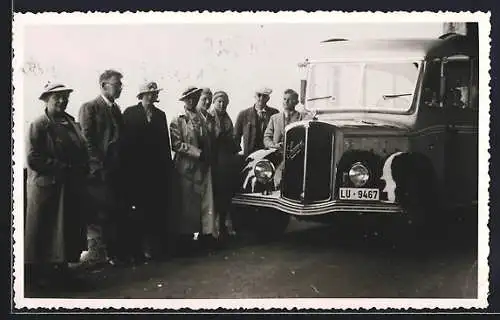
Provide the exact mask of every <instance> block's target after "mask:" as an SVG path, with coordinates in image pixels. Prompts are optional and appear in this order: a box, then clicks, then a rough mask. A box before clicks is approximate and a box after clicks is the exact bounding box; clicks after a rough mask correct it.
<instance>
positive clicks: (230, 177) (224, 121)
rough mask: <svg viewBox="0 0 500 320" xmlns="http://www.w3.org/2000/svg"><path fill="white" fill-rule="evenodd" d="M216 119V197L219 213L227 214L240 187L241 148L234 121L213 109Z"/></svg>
mask: <svg viewBox="0 0 500 320" xmlns="http://www.w3.org/2000/svg"><path fill="white" fill-rule="evenodd" d="M210 113H211V114H212V116H213V117H214V119H215V132H214V133H215V146H216V147H215V151H216V156H215V165H214V169H213V177H214V179H213V180H214V195H215V206H216V208H217V211H218V212H219V213H221V214H223V215H224V214H225V213H226V212H227V211H228V210H229V205H230V203H231V198H232V196H233V193H234V191H235V189H236V187H237V185H238V181H239V180H238V174H239V173H238V163H239V161H238V158H237V153H238V151H240V147H239V146H238V145H237V143H236V142H235V140H234V137H233V131H234V126H233V121H232V120H231V118H230V117H229V115H228V114H227V113H226V112H224V113H218V112H217V111H216V110H215V109H211V110H210Z"/></svg>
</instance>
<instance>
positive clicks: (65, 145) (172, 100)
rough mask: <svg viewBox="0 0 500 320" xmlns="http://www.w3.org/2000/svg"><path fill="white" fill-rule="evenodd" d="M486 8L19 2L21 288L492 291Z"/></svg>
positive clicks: (76, 303) (84, 301) (435, 297)
mask: <svg viewBox="0 0 500 320" xmlns="http://www.w3.org/2000/svg"><path fill="white" fill-rule="evenodd" d="M489 37H490V22H489V13H482V12H476V13H470V12H469V13H458V12H455V13H452V12H440V13H432V12H427V13H419V12H412V13H405V12H398V13H390V12H389V13H381V12H377V13H370V12H365V13H363V12H356V13H341V12H316V13H306V12H277V13H271V12H253V13H251V12H241V13H237V12H203V13H194V12H192V13H190V12H177V13H174V12H148V13H146V12H137V13H132V12H127V13H118V12H115V13H98V12H95V13H90V12H89V13H38V14H14V20H13V44H12V46H13V54H14V59H13V65H12V66H13V87H14V91H13V120H14V126H13V139H14V154H13V158H12V159H13V161H14V163H15V164H14V168H13V169H14V185H13V188H14V193H13V198H14V209H13V212H12V215H13V221H14V227H15V230H14V240H15V243H14V247H13V255H14V269H13V270H14V277H15V278H14V284H13V286H14V297H13V298H14V303H15V307H16V308H28V309H32V308H62V309H64V308H77V309H78V308H90V309H100V308H109V307H112V308H139V309H140V308H154V309H180V308H189V309H192V310H196V309H218V308H223V309H238V308H262V309H264V310H265V309H271V308H280V309H291V308H297V309H299V310H300V309H302V308H304V309H309V308H312V309H321V310H325V309H326V310H330V309H331V310H334V309H347V308H349V309H358V308H365V309H370V308H376V309H380V310H383V309H385V308H395V309H406V308H416V309H423V308H444V309H450V308H467V309H468V308H485V307H486V306H487V297H488V285H489V280H488V279H489V278H488V273H489V266H488V260H487V259H488V254H489V244H488V243H489V242H488V241H489V230H488V219H489V204H488V201H489V193H488V187H489V180H490V178H489V175H488V165H489V164H488V159H489V153H488V149H489V148H490V145H489V139H488V135H489V118H490V115H489V110H490V100H489V92H490V88H489V85H488V83H489V81H490V75H489V69H490V66H489V64H490V61H489V54H490V40H489V39H490V38H489Z"/></svg>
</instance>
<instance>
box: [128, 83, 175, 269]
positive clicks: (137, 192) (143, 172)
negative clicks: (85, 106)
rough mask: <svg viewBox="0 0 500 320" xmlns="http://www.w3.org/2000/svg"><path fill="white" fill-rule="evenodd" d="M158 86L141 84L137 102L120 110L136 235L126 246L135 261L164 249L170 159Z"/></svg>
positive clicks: (156, 254)
mask: <svg viewBox="0 0 500 320" xmlns="http://www.w3.org/2000/svg"><path fill="white" fill-rule="evenodd" d="M161 90H162V89H160V88H158V85H157V84H156V82H148V83H146V84H144V85H142V86H141V87H140V89H139V93H138V94H137V99H139V100H140V101H139V103H137V104H136V105H134V106H130V107H128V108H126V109H125V111H124V112H123V121H124V124H125V125H124V129H125V130H124V133H125V134H124V137H125V138H124V143H123V153H124V154H123V166H124V170H125V172H126V173H127V177H128V179H127V181H126V185H125V188H124V189H125V190H126V199H125V201H126V203H127V207H128V209H129V213H130V218H131V220H130V221H129V227H131V228H132V230H131V233H133V234H134V235H135V237H134V238H133V239H130V240H131V241H130V244H129V245H128V247H129V254H130V255H131V256H132V258H133V259H134V260H135V261H136V262H142V261H144V259H145V258H153V259H156V258H161V257H162V256H164V254H165V253H166V252H165V250H166V249H167V248H166V247H165V243H164V242H165V240H167V238H166V237H165V231H166V226H167V213H168V211H169V210H168V207H167V205H168V201H165V196H166V195H168V189H167V188H166V187H167V186H168V182H169V179H170V175H171V168H172V165H173V163H172V155H171V152H170V137H169V132H168V124H167V118H166V115H165V112H163V111H162V110H160V109H159V108H158V107H156V106H155V103H156V102H158V93H159V92H160V91H161ZM166 189H167V190H166ZM147 249H149V251H148V250H147Z"/></svg>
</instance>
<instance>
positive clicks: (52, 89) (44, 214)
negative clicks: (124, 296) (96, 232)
mask: <svg viewBox="0 0 500 320" xmlns="http://www.w3.org/2000/svg"><path fill="white" fill-rule="evenodd" d="M72 91H73V90H72V89H69V88H67V87H65V86H64V85H62V84H50V83H49V84H47V85H46V86H45V90H44V92H43V93H42V94H41V96H40V100H42V101H44V102H45V112H44V113H43V114H42V115H41V116H39V117H38V118H37V119H36V120H35V121H33V122H32V123H31V125H30V128H29V136H28V142H27V146H28V150H27V163H28V181H27V198H28V199H27V213H26V223H25V242H24V246H25V252H24V262H25V265H26V266H27V274H28V276H31V280H34V281H38V280H40V281H42V280H43V281H45V282H46V281H47V280H49V281H50V280H57V279H55V278H53V279H52V278H51V276H52V275H55V276H56V277H59V276H60V275H61V273H60V272H57V273H52V272H53V271H55V270H57V271H64V270H66V269H65V267H67V263H68V262H78V260H79V257H80V254H81V252H82V251H83V250H85V249H86V245H87V238H86V223H85V219H84V216H83V212H82V210H81V208H83V205H82V204H83V201H84V197H85V183H84V182H85V177H86V174H87V171H88V153H87V149H86V146H85V144H86V141H85V138H84V137H83V136H82V134H81V132H80V129H79V127H78V126H77V124H76V123H75V120H74V118H73V117H72V116H71V115H69V114H67V113H66V112H65V110H66V107H67V104H68V99H69V95H70V93H71V92H72Z"/></svg>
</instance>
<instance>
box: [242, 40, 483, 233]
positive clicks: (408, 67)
mask: <svg viewBox="0 0 500 320" xmlns="http://www.w3.org/2000/svg"><path fill="white" fill-rule="evenodd" d="M321 47H322V50H323V56H320V57H318V59H314V60H312V59H311V60H308V61H306V62H305V63H304V66H305V68H306V70H307V72H306V73H307V77H306V80H305V81H303V86H302V87H301V101H302V102H303V104H304V108H305V110H306V111H307V112H308V114H309V117H308V118H307V119H306V120H303V121H300V122H296V123H292V124H290V125H288V126H287V127H286V128H285V142H284V145H285V147H284V150H283V151H280V150H274V149H270V150H259V151H257V152H255V153H253V154H251V155H249V156H248V158H247V160H246V165H245V167H244V169H243V170H242V171H241V176H240V177H239V178H240V182H241V184H240V189H239V190H238V192H237V194H236V195H235V196H234V197H233V205H234V210H233V211H234V213H233V215H234V220H235V228H236V229H238V228H240V229H241V228H247V229H252V231H254V232H261V233H266V234H279V233H281V232H283V231H284V230H285V228H286V226H287V225H288V222H289V220H290V217H291V216H292V215H293V216H295V217H296V218H298V219H303V220H320V221H327V222H330V221H334V222H335V223H336V224H339V223H342V222H341V221H342V219H343V218H345V217H355V219H357V218H358V217H361V216H363V217H372V218H373V217H375V218H376V219H379V218H380V219H382V218H383V217H391V219H392V218H395V219H394V220H398V221H404V223H405V225H411V226H414V227H417V228H418V227H425V226H426V225H428V224H429V223H433V222H435V221H438V220H443V219H449V218H450V217H451V218H453V213H454V212H458V211H457V210H456V208H459V207H461V208H475V206H476V205H477V198H478V108H479V106H478V101H479V100H478V74H479V72H478V66H479V64H478V51H479V50H478V41H477V38H471V37H469V36H465V35H459V34H453V33H452V34H446V35H443V36H442V37H440V38H439V39H429V40H420V39H418V40H368V41H349V40H345V39H330V40H326V41H324V42H322V43H321ZM460 212H462V211H460ZM470 212H474V214H477V210H476V211H474V210H470ZM450 214H451V216H450Z"/></svg>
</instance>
